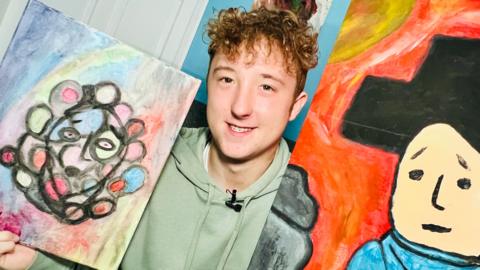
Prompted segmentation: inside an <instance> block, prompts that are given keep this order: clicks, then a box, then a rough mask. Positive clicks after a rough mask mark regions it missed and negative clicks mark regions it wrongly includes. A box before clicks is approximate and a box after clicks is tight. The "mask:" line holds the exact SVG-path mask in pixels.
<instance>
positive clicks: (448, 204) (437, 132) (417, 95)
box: [343, 37, 480, 256]
mask: <svg viewBox="0 0 480 270" xmlns="http://www.w3.org/2000/svg"><path fill="white" fill-rule="evenodd" d="M478 59H480V40H462V39H452V38H446V37H437V38H436V39H435V40H434V42H433V45H432V48H431V50H430V53H429V55H428V56H427V58H426V60H425V62H424V63H423V64H422V66H421V68H420V70H419V71H418V73H417V74H416V76H415V78H414V79H413V80H412V81H411V82H398V81H391V80H387V79H381V78H374V77H367V78H366V80H365V81H364V83H363V85H362V86H361V88H360V90H359V92H358V94H357V96H356V97H355V100H354V102H353V104H352V106H351V108H350V109H349V111H348V112H347V114H346V116H345V124H344V126H343V133H344V135H345V136H346V137H347V138H349V139H352V140H354V141H357V142H360V143H362V144H367V145H372V146H376V147H380V148H383V149H385V150H387V151H393V152H396V153H398V154H399V155H400V157H401V160H400V162H399V164H398V168H397V174H396V179H395V186H394V189H393V194H392V199H391V219H392V226H394V228H395V229H396V230H397V231H398V232H399V233H400V234H401V235H403V236H404V237H406V238H407V239H408V240H410V241H413V242H415V243H419V244H422V245H426V246H429V247H433V248H436V249H440V250H443V251H446V252H452V253H455V254H460V255H463V256H480V245H479V243H480V234H478V232H479V231H480V222H478V220H477V219H476V217H477V215H479V214H480V182H479V180H480V121H479V119H478V117H479V116H480V106H479V105H480V61H479V60H478Z"/></svg>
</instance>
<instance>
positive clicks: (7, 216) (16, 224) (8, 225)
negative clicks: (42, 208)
mask: <svg viewBox="0 0 480 270" xmlns="http://www.w3.org/2000/svg"><path fill="white" fill-rule="evenodd" d="M28 222H30V219H29V216H28V215H27V214H24V213H22V212H20V213H7V212H3V210H2V211H0V231H9V232H12V233H14V234H16V235H18V236H20V235H21V234H22V229H21V227H22V226H23V224H26V223H28Z"/></svg>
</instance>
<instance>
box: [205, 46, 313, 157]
mask: <svg viewBox="0 0 480 270" xmlns="http://www.w3.org/2000/svg"><path fill="white" fill-rule="evenodd" d="M255 50H256V55H255V56H254V55H252V54H249V53H248V52H247V51H246V50H245V49H244V48H241V49H240V54H239V56H238V57H237V58H236V59H234V60H231V59H228V58H227V57H226V56H225V55H224V54H223V53H222V52H217V53H216V54H215V56H214V57H213V59H212V62H211V65H210V72H209V75H208V103H207V119H208V125H209V127H210V130H211V132H212V137H213V141H214V144H213V146H214V147H217V148H218V150H219V152H220V153H222V154H223V155H224V156H225V157H227V158H229V159H233V160H239V161H246V160H254V159H257V158H264V157H269V158H270V157H271V158H273V156H274V154H275V151H276V149H277V147H278V143H279V141H280V138H281V136H282V133H283V130H284V129H285V126H286V125H287V122H288V121H289V120H293V119H294V118H295V117H296V115H297V114H298V113H299V111H300V110H301V108H302V107H303V105H304V104H305V101H306V94H305V93H304V92H303V93H302V94H300V95H299V96H298V97H296V98H295V97H294V92H295V87H296V79H295V75H293V74H290V73H287V71H286V69H285V64H284V59H283V56H282V54H281V52H280V50H279V49H278V48H277V47H272V48H271V51H270V53H268V50H267V46H266V43H265V42H264V41H260V42H258V43H257V44H256V45H255Z"/></svg>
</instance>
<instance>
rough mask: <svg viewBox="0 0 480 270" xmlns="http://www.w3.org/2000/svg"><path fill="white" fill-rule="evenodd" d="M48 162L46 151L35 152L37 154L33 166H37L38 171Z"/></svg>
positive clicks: (34, 155)
mask: <svg viewBox="0 0 480 270" xmlns="http://www.w3.org/2000/svg"><path fill="white" fill-rule="evenodd" d="M46 161H47V152H45V150H43V149H41V150H38V151H35V153H34V154H33V166H35V168H37V169H38V170H39V169H41V168H42V166H43V165H44V164H45V162H46Z"/></svg>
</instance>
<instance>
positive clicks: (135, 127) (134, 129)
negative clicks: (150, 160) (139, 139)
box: [127, 122, 144, 137]
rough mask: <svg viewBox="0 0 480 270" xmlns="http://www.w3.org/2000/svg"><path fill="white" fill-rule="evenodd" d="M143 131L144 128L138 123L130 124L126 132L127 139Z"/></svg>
mask: <svg viewBox="0 0 480 270" xmlns="http://www.w3.org/2000/svg"><path fill="white" fill-rule="evenodd" d="M143 129H144V126H143V125H142V124H140V123H139V122H135V123H132V124H131V125H130V126H129V127H128V130H127V133H128V137H133V136H137V135H139V134H140V133H141V132H142V131H143Z"/></svg>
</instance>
